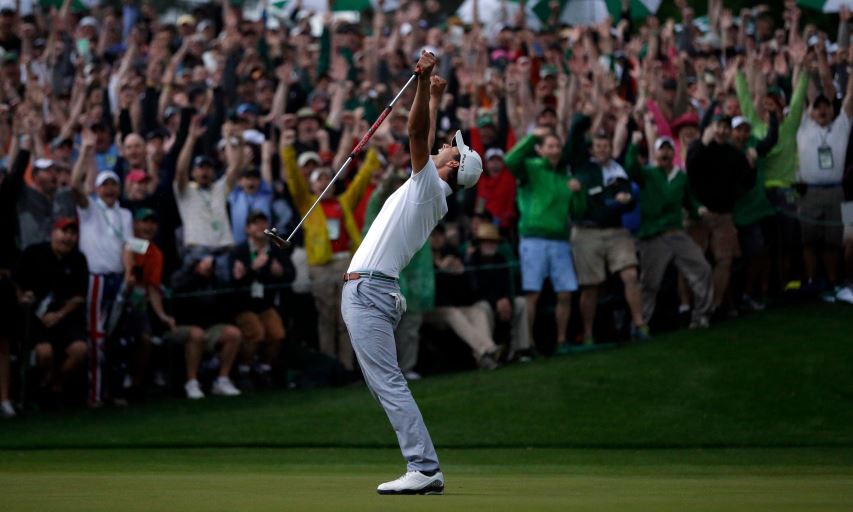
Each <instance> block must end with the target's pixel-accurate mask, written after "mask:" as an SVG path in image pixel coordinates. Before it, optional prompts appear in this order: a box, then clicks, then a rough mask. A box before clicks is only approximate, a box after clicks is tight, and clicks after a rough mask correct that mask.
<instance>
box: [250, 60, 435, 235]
mask: <svg viewBox="0 0 853 512" xmlns="http://www.w3.org/2000/svg"><path fill="white" fill-rule="evenodd" d="M420 74H421V68H420V67H416V68H415V71H414V73H412V76H410V77H409V79H408V80H407V81H406V83H405V85H403V87H402V88H401V89H400V92H398V93H397V95H396V96H394V99H393V100H391V103H389V104H388V105H387V106H386V107H385V109H384V110H382V113H381V114H379V117H378V118H376V121H374V122H373V126H371V127H370V129H369V130H367V133H365V134H364V136H363V137H362V138H361V140H360V141H358V144H356V145H355V147H354V148H352V151H350V154H349V156H348V157H347V160H346V162H344V164H343V165H342V166H341V168H340V169H338V172H337V173H335V175H334V176H333V177H332V181H330V182H329V184H328V185H326V188H325V189H323V192H322V193H321V194H320V195H319V196H318V197H317V200H316V201H314V204H313V205H311V208H309V209H308V211H307V212H306V213H305V215H304V216H303V217H302V219H300V221H299V224H297V225H296V227H295V228H293V231H291V232H290V236H288V237H287V238H282V236H281V235H280V234H279V233H278V231H277V230H276V229H275V228H272V229H266V230H264V234H265V235H266V236H267V238H269V239H270V241H271V242H272V243H274V244H275V245H276V246H277V247H278V248H280V249H287V248H290V246H291V245H293V244H292V242H291V241H290V239H291V238H293V235H294V234H295V233H296V232H297V231H298V230H299V228H300V227H302V224H303V223H304V222H305V219H307V218H308V216H309V215H311V212H313V211H314V208H316V207H317V205H318V204H320V199H322V198H323V196H325V195H326V192H328V191H329V189H331V188H332V185H334V184H335V181H337V179H338V176H340V175H341V173H342V172H344V169H346V168H347V167H349V164H350V163H351V162H352V160H353V158H355V157H356V155H358V154H359V153H361V151H362V150H363V149H364V146H366V145H367V142H368V141H369V140H370V138H371V137H373V133H374V132H376V129H377V128H379V125H381V124H382V121H385V118H386V117H388V114H390V113H391V110H392V109H393V108H394V105H395V104H396V103H397V100H399V99H400V96H402V95H403V92H404V91H405V90H406V89H407V88H408V87H409V85H411V83H412V82H414V81H415V78H417V77H418V76H419V75H420Z"/></svg>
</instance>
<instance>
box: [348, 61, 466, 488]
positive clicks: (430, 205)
mask: <svg viewBox="0 0 853 512" xmlns="http://www.w3.org/2000/svg"><path fill="white" fill-rule="evenodd" d="M435 63H436V59H435V57H434V56H433V55H432V54H429V53H426V52H424V53H423V54H422V55H421V58H420V60H419V62H418V66H419V67H420V70H421V73H420V75H418V78H417V92H416V93H415V100H414V104H413V105H412V109H411V112H410V114H409V123H408V129H409V146H410V153H411V156H412V175H411V177H410V178H409V179H408V180H407V181H406V183H404V184H403V186H401V187H400V188H399V189H397V191H396V192H394V193H393V194H392V195H391V196H390V197H389V198H388V200H387V201H385V204H384V206H383V207H382V210H381V211H380V212H379V215H378V216H377V217H376V220H375V221H374V222H373V225H372V226H371V227H370V230H369V231H368V232H367V235H366V236H365V237H364V240H363V241H362V243H361V246H359V248H358V250H357V251H356V253H355V255H354V256H353V258H352V262H351V263H350V266H349V269H348V270H347V273H346V274H345V275H344V281H346V283H344V288H343V295H342V298H341V311H342V313H343V317H344V322H346V325H347V329H349V334H350V339H351V340H352V346H353V349H354V350H355V354H356V357H357V358H358V362H359V365H360V366H361V370H362V372H363V373H364V380H365V381H366V382H367V386H368V387H369V388H370V391H371V392H372V393H373V395H374V397H376V399H377V400H378V401H379V403H380V404H381V405H382V407H383V408H384V409H385V413H386V414H387V415H388V420H389V421H390V422H391V425H392V426H393V427H394V431H395V432H396V433H397V440H398V442H399V443H400V450H401V451H402V452H403V457H404V458H405V459H406V461H407V472H406V474H405V475H403V476H401V477H400V478H398V479H396V480H394V481H391V482H386V483H384V484H381V485H380V486H379V487H378V488H377V492H379V494H441V493H443V492H444V475H442V473H441V470H440V469H439V465H438V456H437V455H436V453H435V447H433V445H432V440H431V439H430V437H429V432H427V428H426V425H425V424H424V420H423V417H422V416H421V413H420V411H419V410H418V406H417V404H415V400H414V398H413V397H412V393H411V392H410V391H409V388H408V385H407V384H406V380H405V378H403V373H402V372H401V371H400V367H399V365H398V364H397V350H396V347H395V344H394V327H395V326H396V325H397V323H398V322H399V321H400V317H401V315H402V314H403V312H404V311H405V310H406V299H405V298H404V297H403V296H402V295H401V294H400V286H399V283H398V280H397V278H398V276H399V275H400V271H401V270H403V268H404V267H405V266H406V265H407V264H408V263H409V260H410V259H411V258H412V256H413V255H414V254H415V252H417V251H418V250H419V249H420V248H421V247H422V246H423V245H424V242H426V239H427V237H428V236H429V234H430V233H431V232H432V230H433V228H434V227H435V226H436V224H438V221H439V220H441V218H442V217H444V215H445V214H446V213H447V199H446V197H447V196H449V195H450V194H452V193H453V192H454V191H456V190H458V189H459V188H462V187H465V188H470V187H473V186H474V185H475V184H476V183H477V180H478V179H479V178H480V173H481V172H482V171H483V162H482V160H481V159H480V157H479V155H477V153H475V152H474V151H472V150H471V149H469V148H468V147H467V146H466V145H465V143H464V142H463V140H462V135H461V133H460V132H456V136H455V147H453V146H449V145H447V144H445V145H444V146H443V147H442V148H441V150H440V151H439V152H438V154H437V155H434V156H430V154H429V153H430V146H431V141H430V108H429V101H430V74H431V73H432V69H433V67H434V66H435ZM441 82H442V83H443V81H441Z"/></svg>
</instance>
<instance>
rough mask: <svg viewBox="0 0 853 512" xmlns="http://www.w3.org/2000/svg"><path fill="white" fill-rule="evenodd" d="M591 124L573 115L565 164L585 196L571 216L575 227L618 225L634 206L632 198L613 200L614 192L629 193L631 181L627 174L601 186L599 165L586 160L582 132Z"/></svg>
mask: <svg viewBox="0 0 853 512" xmlns="http://www.w3.org/2000/svg"><path fill="white" fill-rule="evenodd" d="M591 124H592V120H591V119H590V118H589V117H586V116H584V115H578V116H576V117H575V120H574V121H573V122H572V131H571V135H570V136H569V144H568V147H569V155H570V158H569V163H570V164H571V166H572V173H573V174H574V176H575V178H577V179H578V180H579V181H580V182H581V185H582V186H583V196H584V197H585V199H586V200H585V201H583V208H578V211H577V212H576V213H573V215H572V219H573V220H574V221H575V223H576V224H577V225H579V226H586V227H594V228H618V227H622V215H623V214H625V213H628V212H630V211H631V210H633V209H634V208H635V207H636V205H637V202H636V198H634V197H632V198H631V201H630V202H628V203H626V204H622V203H620V202H618V201H616V195H617V194H619V193H620V192H627V193H629V194H630V193H631V182H630V181H629V180H628V176H627V175H626V176H625V178H624V179H616V180H614V181H613V182H612V183H610V184H609V185H607V186H605V185H604V173H603V171H602V169H601V166H600V165H599V164H597V163H596V162H593V161H592V160H591V159H590V153H589V149H588V147H587V141H586V132H587V130H589V127H590V125H591ZM614 163H615V162H614ZM616 165H618V164H616ZM626 174H627V173H626ZM576 195H579V194H576Z"/></svg>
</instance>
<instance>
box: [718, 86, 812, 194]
mask: <svg viewBox="0 0 853 512" xmlns="http://www.w3.org/2000/svg"><path fill="white" fill-rule="evenodd" d="M808 86H809V78H808V73H805V72H801V73H800V76H799V79H798V81H797V84H796V86H795V87H794V93H793V94H792V95H791V108H790V109H789V111H788V116H787V117H786V118H785V120H784V121H782V123H781V124H780V125H779V141H778V143H777V144H776V145H775V146H774V147H773V149H772V150H771V151H770V153H768V154H767V157H766V162H765V166H764V176H765V182H764V185H765V186H766V187H767V188H780V187H781V188H787V187H790V186H791V184H792V183H794V181H795V180H796V174H797V166H798V164H799V153H798V152H797V130H798V129H799V127H800V121H801V120H802V117H803V110H804V109H805V105H806V92H807V90H808ZM735 88H736V90H737V97H738V101H739V102H740V110H741V112H742V113H743V116H744V117H745V118H746V119H748V120H749V123H750V124H751V125H752V134H753V135H754V136H755V137H757V138H759V139H763V138H764V137H765V136H766V135H767V130H768V126H767V123H765V122H764V121H763V120H761V119H760V118H759V117H758V111H756V109H755V104H754V103H753V102H752V97H751V95H750V92H749V86H748V85H747V83H746V75H744V73H743V72H742V71H741V72H738V74H737V79H736V80H735Z"/></svg>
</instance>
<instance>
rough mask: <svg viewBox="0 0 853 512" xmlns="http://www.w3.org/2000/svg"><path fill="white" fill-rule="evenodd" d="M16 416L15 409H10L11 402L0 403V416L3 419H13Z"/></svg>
mask: <svg viewBox="0 0 853 512" xmlns="http://www.w3.org/2000/svg"><path fill="white" fill-rule="evenodd" d="M17 415H18V414H17V413H16V412H15V408H14V407H12V402H10V401H8V400H3V401H2V402H0V416H2V417H4V418H14V417H15V416H17Z"/></svg>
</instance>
